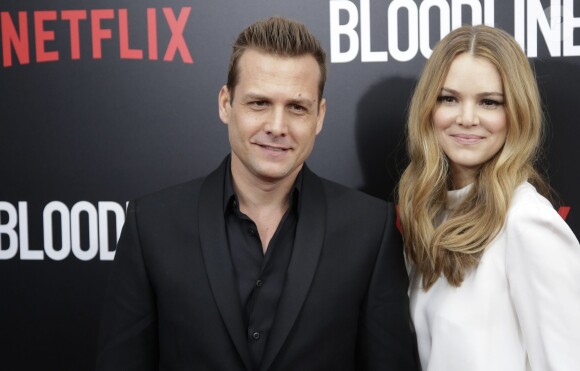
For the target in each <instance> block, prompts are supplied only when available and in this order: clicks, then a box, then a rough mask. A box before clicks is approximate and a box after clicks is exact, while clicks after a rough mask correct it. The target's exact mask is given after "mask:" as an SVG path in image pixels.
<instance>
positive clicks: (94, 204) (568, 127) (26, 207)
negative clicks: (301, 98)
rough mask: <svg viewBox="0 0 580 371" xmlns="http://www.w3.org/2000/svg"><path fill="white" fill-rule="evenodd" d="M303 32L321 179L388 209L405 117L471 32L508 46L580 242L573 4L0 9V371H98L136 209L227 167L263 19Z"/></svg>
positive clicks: (578, 53)
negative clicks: (318, 117)
mask: <svg viewBox="0 0 580 371" xmlns="http://www.w3.org/2000/svg"><path fill="white" fill-rule="evenodd" d="M272 15H282V16H287V17H291V18H295V19H298V20H300V21H301V22H303V23H305V24H306V25H307V26H308V27H309V28H310V29H311V30H312V31H313V33H314V34H315V35H316V36H317V37H318V38H319V40H320V41H321V42H322V44H323V46H324V47H325V49H326V50H327V53H328V66H329V77H328V83H327V86H326V92H325V93H326V94H325V95H326V98H327V101H328V104H327V107H328V111H327V115H326V124H325V126H324V130H323V131H322V133H321V134H320V135H319V136H318V139H317V143H316V146H315V150H314V152H313V154H312V156H311V158H310V159H309V160H308V163H309V165H310V167H311V168H313V169H314V170H315V171H316V172H318V173H319V174H320V175H322V176H325V177H327V178H330V179H333V180H335V181H338V182H340V183H344V184H346V185H348V186H351V187H353V188H358V189H360V190H362V191H365V192H367V193H370V194H372V195H375V196H377V197H381V198H384V199H392V197H393V188H394V186H395V184H396V182H397V179H398V177H399V174H400V173H401V169H402V168H403V166H404V164H405V155H404V139H403V124H404V120H405V115H406V107H407V105H408V102H409V98H410V96H411V92H412V89H413V86H414V84H415V82H416V78H417V76H418V73H419V71H420V70H421V68H422V66H423V64H424V63H425V60H426V58H428V57H429V56H430V53H431V49H432V47H433V46H434V44H435V43H436V42H437V41H438V40H440V39H441V37H442V36H444V35H445V34H446V33H448V32H449V31H450V30H451V29H454V28H456V27H458V26H460V25H462V24H466V23H468V24H479V23H485V24H488V25H492V26H495V27H500V28H503V29H505V30H506V31H508V32H509V33H510V34H512V35H514V36H515V37H516V39H517V40H518V42H519V43H520V44H521V45H522V47H524V49H525V51H526V53H527V55H528V57H529V58H530V60H531V61H532V63H533V64H534V67H535V70H536V74H537V78H538V82H539V85H540V89H541V92H542V96H543V99H544V103H545V111H546V113H547V118H548V121H549V133H548V141H547V143H546V148H545V149H546V153H547V156H546V160H545V163H544V166H545V168H546V173H547V174H548V175H549V178H550V181H551V183H552V185H553V186H554V188H555V189H556V191H557V192H558V196H559V200H558V204H557V205H555V206H556V208H557V209H558V210H559V212H560V215H562V217H563V218H565V219H566V221H567V222H568V223H569V225H570V226H571V227H572V229H573V230H574V231H575V233H576V234H577V235H580V166H579V165H578V160H579V159H580V142H579V140H578V138H579V137H580V125H579V117H580V100H579V98H578V89H580V4H578V2H577V1H576V0H552V1H541V0H505V1H504V0H502V1H499V0H496V1H494V0H448V1H444V0H424V1H412V0H392V1H388V0H352V1H349V0H330V1H321V0H319V1H312V0H294V1H283V0H270V1H265V0H244V1H233V0H229V1H228V0H213V1H199V0H189V1H183V0H156V1H153V0H118V1H113V0H94V1H80V0H52V1H46V0H43V1H41V0H24V1H2V3H1V4H0V33H1V37H0V48H1V53H0V128H1V130H0V151H1V152H0V153H1V157H0V164H1V165H0V166H1V167H0V170H1V171H0V368H1V369H2V370H90V369H92V368H93V367H94V360H95V350H96V344H97V329H98V323H99V316H100V312H101V300H102V298H103V295H104V291H105V287H106V282H107V276H108V273H109V270H110V267H111V261H112V260H113V259H114V256H115V244H116V241H117V238H118V235H119V233H120V230H121V227H122V225H123V222H124V220H125V207H126V203H127V201H129V200H131V199H133V198H135V197H138V196H140V195H143V194H146V193H149V192H152V191H155V190H159V189H162V188H165V187H167V186H170V185H172V184H176V183H180V182H184V181H187V180H189V179H191V178H194V177H198V176H201V175H204V174H206V173H207V172H208V171H210V170H211V169H213V168H214V167H216V166H217V165H218V164H219V163H220V161H221V160H222V158H223V157H224V156H225V155H226V154H227V153H228V149H229V147H228V141H227V131H226V126H225V125H223V124H222V123H221V122H220V120H219V117H218V111H217V97H218V92H219V89H220V88H221V86H222V85H223V84H224V83H225V81H226V73H227V67H228V60H229V55H230V52H231V45H232V43H233V41H234V39H235V37H236V36H237V34H238V33H239V32H240V31H241V30H242V29H243V28H244V27H246V26H247V25H249V24H251V23H252V22H254V21H255V20H257V19H261V18H266V17H269V16H272Z"/></svg>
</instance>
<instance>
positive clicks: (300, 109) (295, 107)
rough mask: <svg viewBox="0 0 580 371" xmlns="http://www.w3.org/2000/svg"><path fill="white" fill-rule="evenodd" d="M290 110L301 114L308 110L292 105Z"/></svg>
mask: <svg viewBox="0 0 580 371" xmlns="http://www.w3.org/2000/svg"><path fill="white" fill-rule="evenodd" d="M290 109H291V110H293V111H299V112H304V111H306V108H304V107H303V106H301V105H299V104H291V105H290Z"/></svg>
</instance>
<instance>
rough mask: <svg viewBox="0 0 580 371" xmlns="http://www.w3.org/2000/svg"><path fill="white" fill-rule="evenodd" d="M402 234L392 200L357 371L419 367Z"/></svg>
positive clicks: (361, 329)
mask: <svg viewBox="0 0 580 371" xmlns="http://www.w3.org/2000/svg"><path fill="white" fill-rule="evenodd" d="M407 289H408V277H407V272H406V269H405V263H404V258H403V246H402V241H401V235H400V233H399V232H398V231H397V229H396V228H395V212H394V207H393V205H392V204H390V203H389V209H388V215H387V219H386V223H385V226H384V230H383V238H382V242H381V246H380V250H379V253H378V255H377V260H376V263H375V266H374V270H373V274H372V276H371V280H370V282H369V287H368V291H367V293H366V297H365V302H364V306H363V308H362V312H361V319H360V325H359V336H358V345H357V363H358V365H357V370H365V371H366V370H382V371H389V370H393V371H407V370H419V362H418V356H417V342H416V338H415V334H414V331H413V326H412V323H411V319H410V315H409V298H408V295H407Z"/></svg>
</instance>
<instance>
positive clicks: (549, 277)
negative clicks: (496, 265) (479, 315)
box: [506, 191, 580, 371]
mask: <svg viewBox="0 0 580 371" xmlns="http://www.w3.org/2000/svg"><path fill="white" fill-rule="evenodd" d="M506 235H507V243H508V245H507V250H506V272H507V275H508V281H509V286H510V295H511V298H512V301H513V304H514V308H515V311H516V314H517V317H518V320H519V325H520V328H521V336H522V339H523V342H524V346H525V348H526V351H527V357H528V361H529V363H530V366H531V370H555V371H558V370H574V369H577V368H578V365H579V364H580V245H579V243H578V240H577V239H576V237H575V236H574V234H573V233H572V230H571V229H570V228H569V227H568V225H567V224H566V222H565V221H564V220H563V219H562V218H561V217H560V216H559V215H558V213H556V211H555V210H554V209H553V208H552V206H551V205H550V204H549V202H547V200H545V199H544V198H543V197H541V196H540V195H538V194H537V193H535V191H530V192H528V193H527V194H525V198H523V199H521V202H518V203H517V204H516V205H515V207H513V208H512V210H510V213H509V215H508V220H507V223H506Z"/></svg>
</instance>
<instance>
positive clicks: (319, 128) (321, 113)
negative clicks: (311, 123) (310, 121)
mask: <svg viewBox="0 0 580 371" xmlns="http://www.w3.org/2000/svg"><path fill="white" fill-rule="evenodd" d="M324 115H326V99H324V98H322V100H321V101H320V104H319V105H318V118H317V119H316V135H318V133H320V132H321V131H322V126H323V125H324Z"/></svg>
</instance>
